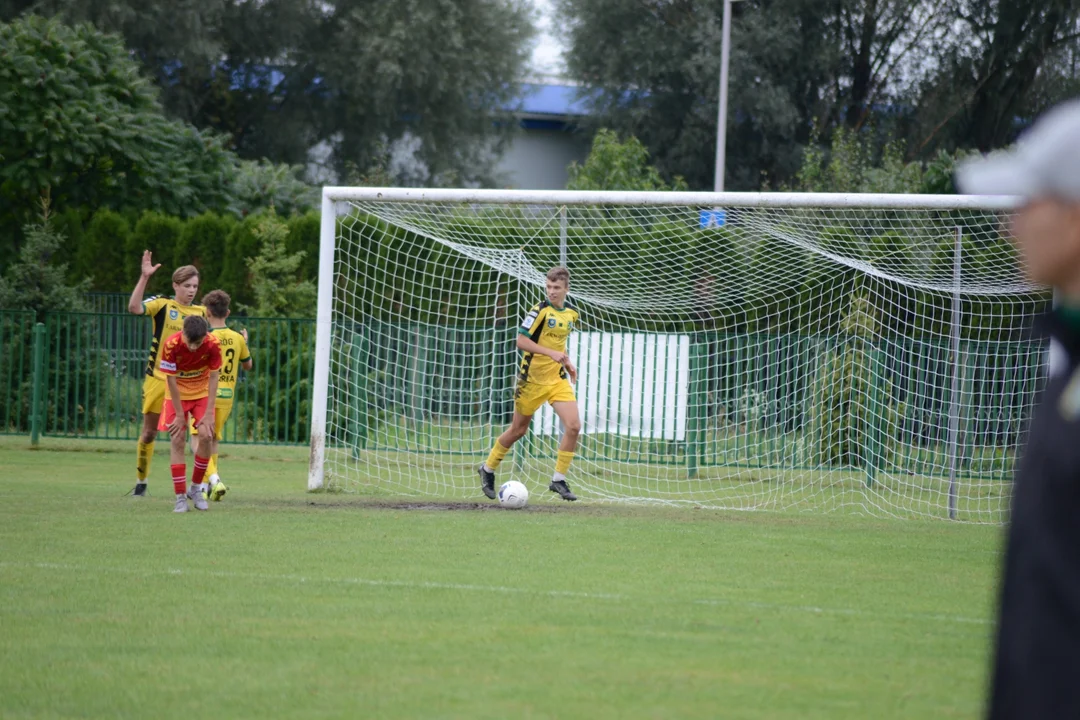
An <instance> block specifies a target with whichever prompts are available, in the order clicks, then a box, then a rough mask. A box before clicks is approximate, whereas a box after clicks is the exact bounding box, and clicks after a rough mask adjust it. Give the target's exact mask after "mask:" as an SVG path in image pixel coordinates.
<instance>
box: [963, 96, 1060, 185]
mask: <svg viewBox="0 0 1080 720" xmlns="http://www.w3.org/2000/svg"><path fill="white" fill-rule="evenodd" d="M956 184H957V187H959V188H960V192H962V193H965V194H968V195H1015V196H1018V197H1021V198H1025V199H1032V198H1039V197H1056V198H1060V199H1062V200H1076V201H1080V100H1070V101H1069V102H1066V103H1062V104H1061V105H1058V106H1057V107H1055V108H1054V109H1052V110H1050V111H1049V112H1047V113H1046V114H1044V115H1042V116H1041V117H1040V118H1039V119H1038V120H1036V121H1035V124H1033V125H1032V126H1031V127H1030V128H1029V129H1028V130H1026V131H1025V132H1024V133H1023V135H1021V136H1020V139H1019V140H1018V141H1017V143H1016V146H1015V147H1014V148H1012V149H1010V150H1006V151H1000V152H995V153H991V154H990V155H988V156H986V157H981V158H975V159H971V160H968V161H966V162H963V163H961V165H960V166H959V167H958V168H957V170H956Z"/></svg>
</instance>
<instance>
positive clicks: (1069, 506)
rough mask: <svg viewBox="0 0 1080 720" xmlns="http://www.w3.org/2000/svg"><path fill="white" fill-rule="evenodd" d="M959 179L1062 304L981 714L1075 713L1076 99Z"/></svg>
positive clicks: (1078, 426) (1078, 631)
mask: <svg viewBox="0 0 1080 720" xmlns="http://www.w3.org/2000/svg"><path fill="white" fill-rule="evenodd" d="M956 179H957V185H958V186H959V188H960V190H961V191H962V192H964V193H969V194H974V195H1012V196H1015V197H1017V198H1019V204H1018V206H1017V209H1016V211H1015V214H1014V215H1013V216H1012V218H1011V225H1010V228H1009V230H1010V233H1011V235H1012V238H1013V242H1014V243H1015V245H1016V247H1017V249H1018V250H1019V253H1020V258H1021V261H1022V264H1023V266H1024V268H1025V269H1026V271H1027V273H1028V275H1029V276H1030V278H1031V279H1032V280H1033V281H1035V282H1037V283H1040V284H1043V285H1047V286H1050V287H1052V288H1053V289H1054V291H1055V293H1056V296H1057V298H1058V299H1059V301H1060V302H1059V303H1058V307H1057V308H1055V309H1054V310H1053V311H1052V312H1050V313H1049V314H1048V315H1046V316H1045V317H1044V318H1042V319H1041V320H1040V325H1039V330H1040V331H1042V332H1043V333H1045V334H1049V336H1050V337H1051V339H1052V343H1053V344H1054V345H1056V346H1057V347H1056V348H1055V350H1057V351H1058V352H1057V353H1056V354H1057V355H1058V356H1059V358H1057V359H1055V361H1053V362H1051V367H1050V377H1049V379H1048V381H1047V384H1046V388H1045V390H1044V392H1043V395H1042V398H1041V400H1040V402H1039V403H1038V406H1037V407H1036V408H1035V412H1034V414H1033V415H1032V418H1031V425H1030V428H1029V433H1028V441H1027V447H1026V448H1025V449H1024V451H1023V453H1022V455H1021V457H1020V459H1019V461H1018V463H1017V468H1016V477H1015V483H1014V486H1013V498H1012V509H1011V519H1010V524H1009V526H1008V530H1007V540H1006V545H1005V558H1004V565H1003V568H1002V574H1001V593H1000V598H999V615H998V627H997V637H996V649H995V655H994V664H993V670H992V676H991V679H990V685H991V687H990V697H989V703H988V706H987V715H988V717H990V718H991V719H992V720H1003V719H1005V718H1032V719H1035V718H1080V101H1076V100H1074V101H1070V102H1068V103H1065V104H1062V105H1059V106H1058V107H1056V108H1054V109H1053V110H1051V111H1049V112H1048V113H1046V114H1045V115H1044V116H1042V117H1041V118H1039V119H1038V120H1037V121H1036V122H1035V124H1034V125H1032V127H1031V128H1030V129H1029V130H1028V131H1027V132H1026V133H1025V134H1024V135H1023V136H1021V138H1020V140H1019V141H1018V142H1017V144H1016V147H1015V148H1014V149H1013V150H1011V151H1009V152H1005V153H997V154H994V155H991V156H989V157H985V158H980V159H976V160H971V161H968V162H967V163H964V164H963V165H962V166H961V167H960V168H959V170H958V172H957V178H956ZM1054 355H1055V352H1054V351H1053V350H1052V352H1051V356H1052V357H1054ZM1058 360H1059V361H1058Z"/></svg>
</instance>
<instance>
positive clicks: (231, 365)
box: [210, 327, 251, 405]
mask: <svg viewBox="0 0 1080 720" xmlns="http://www.w3.org/2000/svg"><path fill="white" fill-rule="evenodd" d="M210 332H212V333H213V334H214V337H216V338H217V339H218V344H219V345H221V372H220V373H219V374H218V386H217V400H216V401H215V403H214V404H215V405H227V404H229V403H231V402H232V401H233V396H234V395H235V394H236V378H237V377H238V376H239V375H240V363H246V362H247V361H248V360H250V359H251V352H250V351H249V350H248V346H247V341H246V340H244V336H243V335H241V334H240V333H238V332H236V331H235V330H233V329H232V328H227V327H223V328H211V330H210Z"/></svg>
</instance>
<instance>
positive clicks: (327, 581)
mask: <svg viewBox="0 0 1080 720" xmlns="http://www.w3.org/2000/svg"><path fill="white" fill-rule="evenodd" d="M6 568H15V569H24V570H60V571H65V572H80V573H90V574H98V575H104V574H116V575H142V576H154V575H184V576H188V577H193V578H200V577H202V578H223V579H229V580H256V581H261V582H279V583H292V584H298V585H303V584H306V583H316V584H324V585H355V586H361V587H385V588H412V589H416V590H457V591H462V592H477V593H491V594H500V595H536V596H540V597H552V598H577V599H581V600H608V601H613V602H632V601H638V600H639V599H636V598H632V597H630V596H628V595H621V594H618V593H590V592H579V591H574V590H534V589H531V588H517V587H508V586H503V585H470V584H467V583H443V582H429V581H411V580H378V579H374V578H360V577H343V578H330V577H312V576H308V575H291V574H280V575H279V574H273V573H244V572H229V571H224V570H191V569H182V568H169V569H163V570H139V569H133V568H120V567H105V566H101V567H90V566H84V565H65V564H63V563H45V562H37V563H27V562H11V561H0V569H6ZM642 602H648V601H642ZM692 604H694V605H706V606H715V607H731V608H742V609H750V610H776V611H781V612H796V613H806V614H810V615H848V616H859V617H876V618H888V619H897V620H929V621H933V622H944V623H961V624H967V625H990V624H991V623H992V621H991V620H989V619H986V618H977V617H968V616H964V615H945V614H937V613H903V612H900V613H898V612H889V611H877V610H860V609H856V608H822V607H814V606H810V605H786V604H783V603H765V602H754V601H751V600H732V599H725V598H713V599H707V600H694V601H692Z"/></svg>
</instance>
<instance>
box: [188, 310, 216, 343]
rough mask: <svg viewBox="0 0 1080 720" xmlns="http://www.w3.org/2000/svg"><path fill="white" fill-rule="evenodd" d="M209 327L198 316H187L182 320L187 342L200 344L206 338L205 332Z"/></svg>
mask: <svg viewBox="0 0 1080 720" xmlns="http://www.w3.org/2000/svg"><path fill="white" fill-rule="evenodd" d="M209 329H210V325H209V324H208V323H207V322H206V318H204V317H201V316H199V315H188V316H187V317H186V318H184V337H185V338H187V341H188V342H201V341H202V339H203V338H204V337H206V331H207V330H209Z"/></svg>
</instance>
